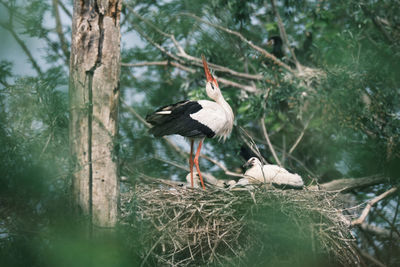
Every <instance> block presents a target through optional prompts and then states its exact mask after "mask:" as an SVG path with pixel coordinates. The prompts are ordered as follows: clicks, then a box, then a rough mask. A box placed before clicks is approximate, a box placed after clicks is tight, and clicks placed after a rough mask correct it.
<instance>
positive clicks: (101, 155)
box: [69, 0, 122, 227]
mask: <svg viewBox="0 0 400 267" xmlns="http://www.w3.org/2000/svg"><path fill="white" fill-rule="evenodd" d="M121 2H122V0H97V1H96V0H85V1H84V0H75V1H74V14H73V19H72V39H71V57H70V86H69V97H70V150H71V156H72V159H73V163H72V164H73V191H74V198H75V201H76V203H77V205H78V206H79V207H80V210H81V211H82V212H83V214H86V215H88V216H89V217H90V219H91V221H92V223H93V224H94V225H97V226H101V227H112V226H114V225H115V223H116V221H117V213H118V209H117V207H118V197H119V182H118V181H119V179H118V165H117V153H116V150H115V147H116V144H115V142H114V139H115V137H116V135H117V132H118V128H117V117H118V100H119V73H120V24H119V23H120V11H121Z"/></svg>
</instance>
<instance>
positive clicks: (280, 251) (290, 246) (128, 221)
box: [121, 183, 359, 266]
mask: <svg viewBox="0 0 400 267" xmlns="http://www.w3.org/2000/svg"><path fill="white" fill-rule="evenodd" d="M340 208H341V204H340V203H339V202H338V201H337V198H336V194H332V193H327V192H321V191H308V190H278V189H265V188H258V189H253V190H246V189H244V190H242V191H230V190H224V189H221V188H217V187H214V188H208V189H207V190H206V191H203V190H201V189H191V188H186V187H184V186H183V187H182V186H174V185H171V184H169V185H166V184H162V183H152V184H140V185H136V187H135V189H134V190H131V191H130V192H129V193H125V194H123V196H122V203H121V209H122V216H121V217H122V219H121V223H122V224H124V225H128V226H129V227H132V229H133V230H134V232H135V233H139V240H140V242H141V244H142V247H141V248H142V250H141V255H142V259H143V264H142V265H144V264H148V265H155V264H157V265H174V266H184V265H205V264H207V265H221V264H226V265H228V264H229V265H232V264H233V265H235V266H237V265H248V264H257V265H259V264H262V265H263V266H277V265H289V264H296V265H299V264H303V265H304V263H305V262H307V261H308V262H310V259H312V260H314V261H313V263H314V264H315V263H318V264H321V263H328V262H329V263H340V264H342V265H349V266H353V265H358V264H359V259H358V256H357V253H356V252H355V250H354V248H353V242H354V238H353V236H352V235H351V233H350V229H349V227H348V220H347V219H346V217H344V216H343V214H342V212H341V210H340ZM327 256H328V257H327ZM311 264H312V263H311Z"/></svg>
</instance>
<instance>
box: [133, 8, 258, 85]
mask: <svg viewBox="0 0 400 267" xmlns="http://www.w3.org/2000/svg"><path fill="white" fill-rule="evenodd" d="M127 8H128V9H129V11H130V12H132V13H133V14H134V15H135V16H137V17H138V18H139V19H141V20H142V21H143V22H144V23H146V24H147V25H149V26H150V27H151V28H153V29H154V30H156V31H157V32H158V33H159V34H161V35H163V36H164V37H167V38H169V39H171V41H172V42H173V43H174V45H175V48H176V49H177V53H176V56H178V57H179V58H181V59H184V60H187V61H189V62H190V63H191V64H192V65H196V66H198V67H201V68H202V67H203V63H202V60H201V59H200V58H197V57H193V56H191V55H189V54H187V53H186V51H185V49H183V47H182V46H181V45H180V44H179V42H178V41H177V40H176V38H175V36H174V35H173V34H169V33H166V32H163V31H162V30H161V29H160V28H158V27H157V26H155V25H154V24H153V23H151V22H150V21H149V20H147V19H145V18H144V17H142V16H141V15H140V14H139V13H137V12H136V11H135V10H134V9H133V8H132V7H130V6H127ZM135 29H137V27H135ZM138 32H139V34H140V35H142V33H143V31H141V30H140V31H138ZM144 37H145V36H144ZM145 38H146V40H148V36H147V35H146V37H145ZM152 43H153V45H154V42H152ZM165 51H166V50H165ZM168 55H169V54H168ZM174 59H175V60H177V59H176V58H174ZM209 66H210V67H211V68H213V69H214V71H219V72H224V73H229V74H231V75H232V76H235V77H238V78H244V79H250V80H262V79H263V76H262V75H260V74H248V73H243V72H238V71H235V70H232V69H230V68H227V67H224V66H221V65H217V64H213V63H209Z"/></svg>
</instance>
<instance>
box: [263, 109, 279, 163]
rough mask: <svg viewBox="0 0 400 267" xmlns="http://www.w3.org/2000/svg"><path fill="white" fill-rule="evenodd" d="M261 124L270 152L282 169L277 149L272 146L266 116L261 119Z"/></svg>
mask: <svg viewBox="0 0 400 267" xmlns="http://www.w3.org/2000/svg"><path fill="white" fill-rule="evenodd" d="M260 124H261V128H262V130H263V134H264V138H265V140H266V141H267V144H268V147H269V150H270V151H271V153H272V156H273V157H274V159H275V161H276V163H277V164H278V165H279V166H281V167H282V163H281V162H280V160H279V158H278V156H277V155H276V152H275V149H274V147H273V146H272V144H271V141H270V140H269V136H268V132H267V128H266V127H265V116H263V117H262V118H261V120H260Z"/></svg>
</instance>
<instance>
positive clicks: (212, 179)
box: [153, 156, 218, 185]
mask: <svg viewBox="0 0 400 267" xmlns="http://www.w3.org/2000/svg"><path fill="white" fill-rule="evenodd" d="M153 158H154V159H156V160H159V161H162V162H165V163H167V164H169V165H172V166H175V167H177V168H179V169H181V170H184V171H187V172H190V170H189V168H188V167H186V166H183V165H181V164H179V163H177V162H174V161H171V160H167V159H163V158H160V157H158V156H154V157H153ZM201 173H202V174H203V177H204V179H205V180H206V182H207V183H209V184H213V185H217V184H218V182H217V181H218V180H217V179H216V178H215V177H214V176H213V175H211V174H209V173H207V172H203V171H202V172H201Z"/></svg>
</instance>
